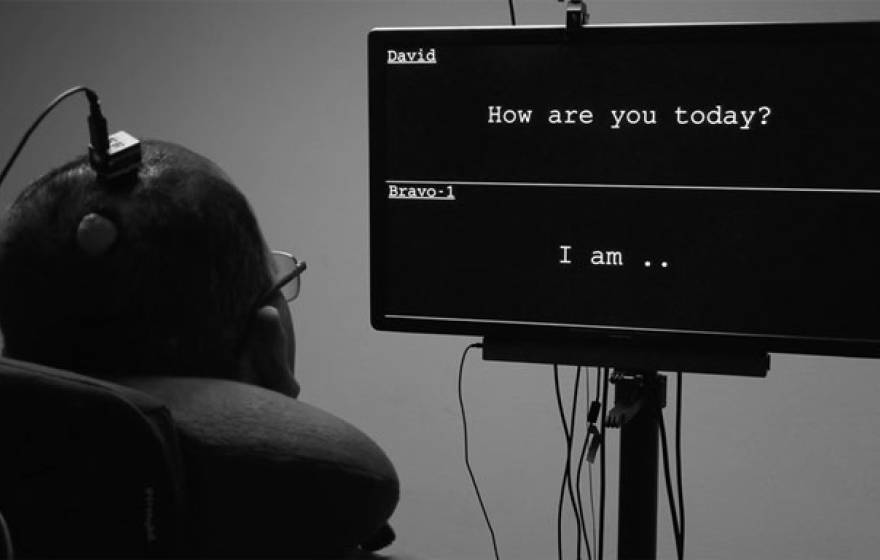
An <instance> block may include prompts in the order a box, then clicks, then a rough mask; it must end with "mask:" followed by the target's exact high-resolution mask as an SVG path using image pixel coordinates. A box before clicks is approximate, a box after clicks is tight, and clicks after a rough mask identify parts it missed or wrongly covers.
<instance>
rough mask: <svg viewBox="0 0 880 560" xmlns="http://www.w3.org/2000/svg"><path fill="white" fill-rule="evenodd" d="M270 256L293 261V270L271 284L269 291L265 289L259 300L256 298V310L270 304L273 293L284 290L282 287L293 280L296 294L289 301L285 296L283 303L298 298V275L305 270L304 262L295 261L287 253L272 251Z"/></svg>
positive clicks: (299, 285) (299, 286) (295, 259)
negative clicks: (295, 284) (295, 283)
mask: <svg viewBox="0 0 880 560" xmlns="http://www.w3.org/2000/svg"><path fill="white" fill-rule="evenodd" d="M271 254H272V255H273V257H274V256H275V255H280V256H282V257H286V258H288V259H290V260H292V261H293V270H291V271H290V272H288V273H287V274H285V275H284V276H282V277H280V278H278V279H277V280H275V282H273V283H272V286H270V287H269V289H267V290H266V291H265V292H263V294H262V295H260V297H259V298H257V308H258V309H259V308H260V307H263V306H265V305H268V304H269V303H270V302H271V300H272V298H273V297H274V296H275V292H278V291H280V290H281V289H282V288H284V286H286V285H287V284H289V283H290V282H293V281H294V280H296V282H297V288H296V292H295V293H294V294H293V296H291V297H290V298H289V299H288V298H287V297H286V296H285V298H284V299H285V301H287V303H290V302H292V301H293V300H295V299H296V298H297V297H299V292H300V289H301V281H300V279H299V277H300V275H302V273H303V272H304V271H305V270H306V268H307V265H306V261H300V260H297V258H296V257H294V256H293V254H291V253H288V252H287V251H272V253H271ZM282 295H283V292H282Z"/></svg>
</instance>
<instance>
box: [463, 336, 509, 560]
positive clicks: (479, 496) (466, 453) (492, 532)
mask: <svg viewBox="0 0 880 560" xmlns="http://www.w3.org/2000/svg"><path fill="white" fill-rule="evenodd" d="M482 347H483V345H482V344H480V343H479V342H475V343H474V344H471V345H470V346H468V347H467V348H465V349H464V352H462V354H461V364H460V365H459V366H458V403H459V405H461V424H462V429H463V431H464V464H465V466H466V467H467V471H468V474H469V475H470V477H471V483H472V484H473V485H474V491H475V492H476V493H477V500H479V501H480V509H482V510H483V518H484V519H485V520H486V526H487V527H489V535H491V537H492V549H493V550H494V551H495V560H499V559H500V556H499V554H498V542H497V541H496V539H495V529H493V528H492V521H490V520H489V513H488V512H487V511H486V504H485V503H483V495H482V494H480V487H479V486H478V485H477V478H476V477H475V476H474V470H473V469H472V468H471V461H470V448H469V445H468V430H467V415H465V412H464V397H463V392H462V389H461V385H462V378H463V377H464V359H465V358H466V357H467V353H468V351H470V349H471V348H482Z"/></svg>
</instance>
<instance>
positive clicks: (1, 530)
mask: <svg viewBox="0 0 880 560" xmlns="http://www.w3.org/2000/svg"><path fill="white" fill-rule="evenodd" d="M0 539H2V540H3V549H2V550H3V558H5V559H6V560H11V559H12V558H15V549H13V548H12V535H10V533H9V525H7V524H6V518H5V517H3V512H0Z"/></svg>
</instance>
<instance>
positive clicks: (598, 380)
mask: <svg viewBox="0 0 880 560" xmlns="http://www.w3.org/2000/svg"><path fill="white" fill-rule="evenodd" d="M601 382H602V376H601V375H599V368H596V401H598V402H599V404H600V406H599V412H600V414H602V413H603V411H602V406H601V401H602V388H601ZM599 445H605V441H604V440H601V439H600V440H599ZM594 459H595V457H594ZM587 472H588V474H589V475H590V518H591V519H592V521H593V544H594V546H595V545H597V544H598V542H599V541H598V540H597V539H596V504H595V503H594V500H593V463H590V465H589V466H588V467H587ZM597 558H601V556H597Z"/></svg>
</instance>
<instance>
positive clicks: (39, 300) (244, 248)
mask: <svg viewBox="0 0 880 560" xmlns="http://www.w3.org/2000/svg"><path fill="white" fill-rule="evenodd" d="M142 151H143V161H142V165H141V167H140V170H139V172H138V176H137V180H136V181H131V182H128V183H126V184H122V185H116V186H114V185H112V184H105V183H103V182H101V181H98V180H97V177H96V175H95V173H94V171H93V170H92V169H91V167H90V166H89V164H88V161H87V159H86V158H85V157H81V158H79V159H76V160H74V161H72V162H70V163H68V164H66V165H64V166H62V167H60V168H58V169H55V170H53V171H51V172H49V173H48V174H46V175H45V176H43V177H41V178H40V179H38V180H37V181H36V182H34V183H33V184H32V185H30V186H29V187H28V188H27V189H25V190H24V192H22V193H21V195H20V196H19V197H18V198H17V199H16V201H15V203H14V204H13V206H12V207H11V208H10V210H9V212H8V215H7V216H6V218H5V219H4V221H3V223H2V234H0V328H2V330H3V335H4V339H5V347H4V354H6V355H7V356H9V357H13V358H17V359H23V360H29V361H36V362H41V363H44V364H47V365H52V366H56V367H62V368H66V369H71V370H74V371H77V372H80V373H86V374H91V375H97V376H102V377H112V376H115V375H119V374H127V375H139V374H170V375H205V376H215V377H227V378H240V377H241V372H240V371H239V369H240V365H241V353H242V351H243V346H246V345H247V344H249V342H248V341H252V339H253V336H250V335H249V334H248V331H249V329H252V328H254V316H255V315H257V317H256V321H257V324H256V328H257V329H259V328H262V326H265V325H262V326H261V323H260V321H263V322H265V321H275V322H276V323H278V324H282V323H283V322H284V321H285V320H287V319H289V317H288V316H287V315H285V313H286V307H285V306H284V305H283V304H276V306H275V307H280V309H278V314H273V313H272V312H271V310H265V309H264V310H263V313H262V314H260V313H257V311H258V310H256V309H255V304H256V302H257V298H259V297H260V295H261V294H263V293H264V292H265V291H266V290H267V289H268V288H269V287H270V286H271V284H272V280H273V278H272V264H271V259H270V256H269V252H268V250H267V248H266V244H265V241H264V240H263V237H262V234H261V233H260V230H259V227H258V225H257V222H256V219H255V217H254V215H253V212H252V211H251V208H250V206H249V205H248V203H247V201H246V200H245V198H244V196H243V195H242V194H241V193H240V192H239V191H238V190H237V189H236V188H235V187H234V186H233V185H232V184H231V182H230V180H229V179H228V177H227V176H226V175H225V174H224V173H223V172H222V171H221V170H220V169H219V168H218V167H217V166H216V165H214V164H213V163H212V162H210V161H209V160H207V159H205V158H203V157H202V156H199V155H197V154H195V153H193V152H191V151H189V150H187V149H185V148H182V147H180V146H177V145H174V144H169V143H165V142H158V141H146V142H144V143H143V145H142ZM282 301H283V300H282ZM266 313H268V314H269V315H271V317H268V318H267V317H266ZM279 314H280V315H279ZM261 316H262V319H260V317H261ZM285 326H286V325H285ZM284 330H285V331H287V330H289V329H286V328H285V329H284ZM288 343H289V344H292V340H289V341H288ZM290 360H291V361H292V349H291V355H290Z"/></svg>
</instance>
